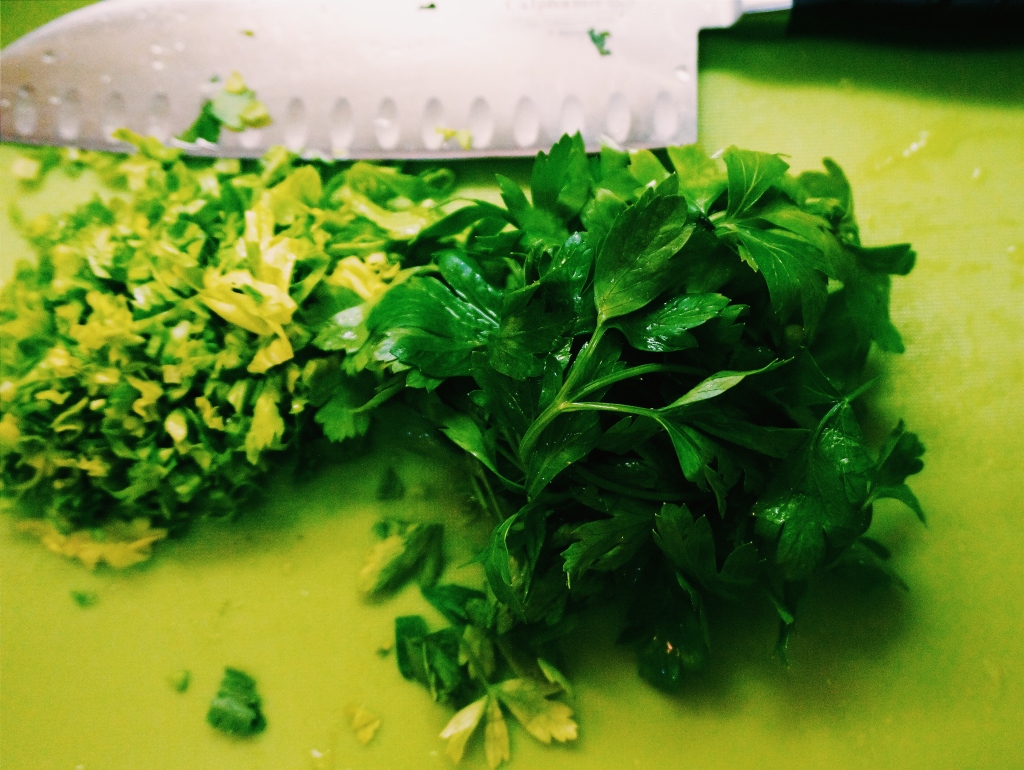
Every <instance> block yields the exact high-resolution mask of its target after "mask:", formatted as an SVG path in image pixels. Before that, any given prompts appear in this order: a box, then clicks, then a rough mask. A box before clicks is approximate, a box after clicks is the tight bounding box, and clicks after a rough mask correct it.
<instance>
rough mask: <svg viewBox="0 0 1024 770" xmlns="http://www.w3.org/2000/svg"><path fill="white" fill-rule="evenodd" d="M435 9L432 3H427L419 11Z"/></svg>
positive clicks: (435, 6)
mask: <svg viewBox="0 0 1024 770" xmlns="http://www.w3.org/2000/svg"><path fill="white" fill-rule="evenodd" d="M435 8H437V5H435V4H434V3H427V4H426V5H421V6H420V10H421V11H432V10H434V9H435Z"/></svg>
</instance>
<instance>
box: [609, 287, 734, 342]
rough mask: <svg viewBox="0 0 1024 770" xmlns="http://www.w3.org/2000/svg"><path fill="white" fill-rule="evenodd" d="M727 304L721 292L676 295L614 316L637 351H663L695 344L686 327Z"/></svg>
mask: <svg viewBox="0 0 1024 770" xmlns="http://www.w3.org/2000/svg"><path fill="white" fill-rule="evenodd" d="M728 304H729V298H728V297H723V296H722V295H721V294H712V293H704V294H679V295H677V296H675V297H673V298H671V299H669V300H667V301H666V302H665V303H663V304H661V305H660V306H657V307H648V308H646V309H645V310H643V311H639V312H637V313H635V314H630V315H627V316H621V317H619V318H617V319H615V322H614V323H613V324H611V325H612V326H614V327H615V328H617V329H619V330H620V331H621V332H622V333H623V334H624V335H625V336H626V339H627V340H629V344H630V345H632V346H633V347H634V348H636V349H637V350H646V351H648V352H651V353H667V352H670V351H676V350H685V349H686V348H690V347H695V346H696V345H697V340H696V339H694V337H693V335H692V334H689V333H688V331H687V330H688V329H693V328H695V327H697V326H700V325H701V324H702V323H704V322H705V321H709V320H711V319H712V318H715V317H716V316H718V314H719V313H720V312H721V310H722V308H724V307H725V306H726V305H728Z"/></svg>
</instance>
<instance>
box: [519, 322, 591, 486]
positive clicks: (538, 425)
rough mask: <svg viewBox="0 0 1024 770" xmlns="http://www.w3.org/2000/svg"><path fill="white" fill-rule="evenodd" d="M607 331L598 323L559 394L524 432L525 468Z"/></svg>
mask: <svg viewBox="0 0 1024 770" xmlns="http://www.w3.org/2000/svg"><path fill="white" fill-rule="evenodd" d="M605 331H607V327H606V326H603V325H601V324H598V326H597V328H596V329H594V333H593V334H592V335H591V336H590V341H589V342H588V343H587V344H586V346H584V348H583V349H582V350H581V351H580V352H579V353H578V354H577V355H576V360H575V361H573V362H572V366H571V367H570V368H569V373H568V374H567V375H566V377H565V382H564V383H562V387H561V389H560V390H559V391H558V395H557V396H555V398H554V399H553V400H552V402H551V403H550V404H548V406H547V408H546V409H545V410H544V411H543V412H541V413H540V415H539V416H538V417H537V419H536V420H534V421H533V424H532V425H531V426H530V427H529V428H528V429H527V431H526V433H524V434H523V438H522V439H521V440H520V442H519V458H520V462H521V463H522V465H523V467H524V468H525V467H526V461H525V459H524V458H526V457H527V456H529V454H530V452H532V451H533V447H534V445H535V444H536V443H537V439H539V438H540V434H541V433H543V432H544V429H545V428H546V427H548V425H550V424H551V421H552V420H554V419H555V418H556V417H557V416H558V415H559V413H560V412H561V411H562V407H563V406H565V404H567V403H568V402H569V401H570V399H569V394H570V393H572V392H573V388H574V387H575V385H576V380H578V379H579V378H580V377H581V376H582V372H583V370H584V369H586V363H587V361H589V360H590V357H591V356H592V355H594V351H595V350H597V346H598V344H599V343H600V342H601V338H602V337H603V336H604V333H605Z"/></svg>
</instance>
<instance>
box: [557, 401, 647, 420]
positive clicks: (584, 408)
mask: <svg viewBox="0 0 1024 770" xmlns="http://www.w3.org/2000/svg"><path fill="white" fill-rule="evenodd" d="M558 411H559V412H616V413H618V414H635V415H637V416H638V417H649V418H651V419H652V420H657V421H658V422H661V416H660V415H659V414H658V410H656V409H645V408H644V407H642V406H629V405H628V404H605V403H602V402H600V401H574V402H572V403H569V404H562V405H561V407H560V408H559V410H558Z"/></svg>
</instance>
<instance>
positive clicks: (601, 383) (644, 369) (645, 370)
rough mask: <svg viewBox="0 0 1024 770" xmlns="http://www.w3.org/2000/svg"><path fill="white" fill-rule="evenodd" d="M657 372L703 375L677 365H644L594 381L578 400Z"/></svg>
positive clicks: (692, 368) (689, 367)
mask: <svg viewBox="0 0 1024 770" xmlns="http://www.w3.org/2000/svg"><path fill="white" fill-rule="evenodd" d="M655 372H675V373H677V374H694V375H697V376H700V375H701V374H702V372H701V370H700V369H697V368H696V367H693V366H680V365H675V364H643V365H642V366H631V367H630V368H629V369H623V370H622V371H618V372H615V373H613V374H609V375H606V376H604V377H600V378H599V379H596V380H594V381H593V382H592V383H590V384H589V385H587V386H586V387H584V388H581V389H580V390H579V392H577V393H576V398H582V397H583V396H589V395H590V394H591V393H593V392H594V391H596V390H600V389H601V388H604V387H607V386H609V385H614V384H615V383H616V382H621V381H622V380H628V379H630V378H632V377H642V376H643V375H645V374H653V373H655Z"/></svg>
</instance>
